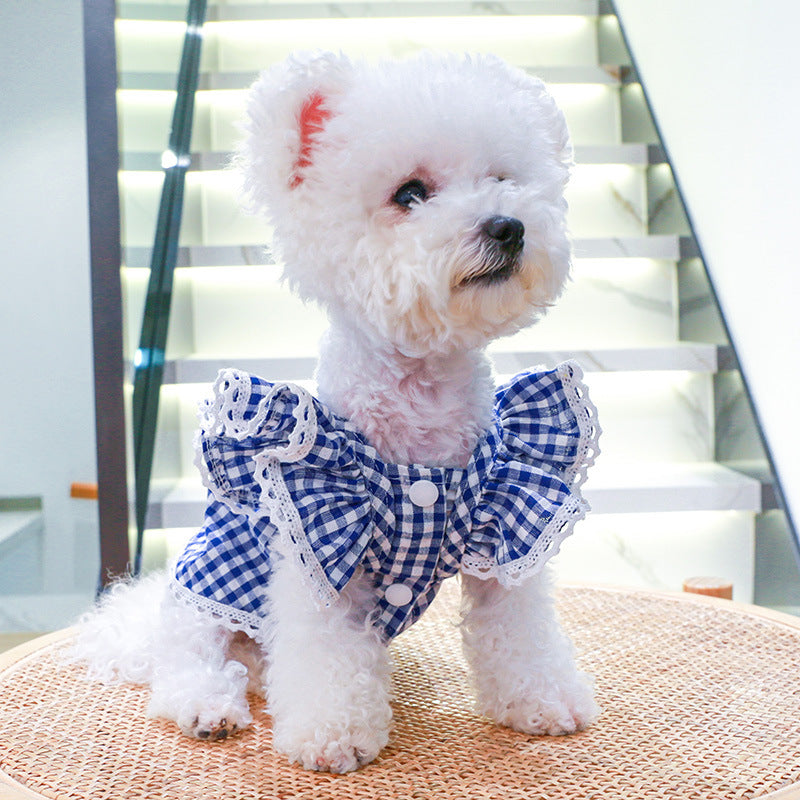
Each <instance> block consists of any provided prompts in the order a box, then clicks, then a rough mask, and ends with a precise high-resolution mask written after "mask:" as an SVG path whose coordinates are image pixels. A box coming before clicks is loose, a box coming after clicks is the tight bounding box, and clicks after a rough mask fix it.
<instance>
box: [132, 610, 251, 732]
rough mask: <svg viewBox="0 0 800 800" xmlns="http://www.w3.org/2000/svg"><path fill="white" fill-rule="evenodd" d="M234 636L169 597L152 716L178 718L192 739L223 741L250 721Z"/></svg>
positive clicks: (158, 637)
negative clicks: (232, 652)
mask: <svg viewBox="0 0 800 800" xmlns="http://www.w3.org/2000/svg"><path fill="white" fill-rule="evenodd" d="M233 638H234V634H232V633H231V632H230V631H228V630H226V629H225V628H223V627H222V626H220V625H219V624H217V623H215V622H214V621H213V620H211V619H207V618H205V617H203V616H201V615H200V614H198V613H197V612H196V611H194V610H193V609H190V608H186V607H185V606H183V605H181V604H180V603H178V602H177V601H175V600H174V599H172V598H171V597H167V598H166V599H165V601H164V604H163V605H162V609H161V616H160V618H159V622H158V628H157V630H156V631H155V635H154V645H155V648H156V652H157V654H158V663H157V664H156V667H155V669H154V672H153V676H152V678H151V688H152V695H151V700H150V705H149V707H148V710H147V711H148V714H149V715H150V716H153V717H165V718H167V719H171V720H174V721H175V722H176V723H177V724H178V726H179V727H180V729H181V730H182V731H183V732H184V733H185V734H187V735H188V736H193V737H196V738H198V739H225V738H226V737H227V736H229V735H230V734H233V733H235V732H236V731H237V730H239V729H241V728H244V727H247V725H249V724H250V723H251V722H252V719H253V718H252V715H251V714H250V708H249V704H248V701H247V696H246V693H247V689H248V669H247V667H246V666H245V665H244V664H243V663H242V662H241V661H238V660H235V659H234V658H231V657H230V655H229V649H230V647H231V644H232V640H233Z"/></svg>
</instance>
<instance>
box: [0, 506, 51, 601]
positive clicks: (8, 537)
mask: <svg viewBox="0 0 800 800" xmlns="http://www.w3.org/2000/svg"><path fill="white" fill-rule="evenodd" d="M43 536H44V515H43V514H42V512H41V511H0V596H3V597H5V595H7V594H16V593H23V592H24V593H27V592H36V591H39V590H40V589H41V581H42V576H41V565H42V552H41V551H42V538H43ZM3 602H4V603H5V600H4V601H3Z"/></svg>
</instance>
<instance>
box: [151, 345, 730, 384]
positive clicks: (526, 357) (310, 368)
mask: <svg viewBox="0 0 800 800" xmlns="http://www.w3.org/2000/svg"><path fill="white" fill-rule="evenodd" d="M489 353H490V355H491V357H492V361H493V362H494V366H495V370H496V371H497V372H498V373H499V374H501V375H506V374H507V375H512V374H516V373H517V372H521V371H522V370H526V369H531V367H532V366H534V365H537V366H538V365H543V366H545V367H553V366H555V365H556V364H560V363H561V362H562V361H569V360H572V361H577V362H578V364H580V366H581V368H582V369H583V370H584V371H585V372H623V371H624V372H641V371H664V370H668V371H673V370H685V371H688V372H716V369H717V346H716V345H713V344H702V343H689V342H678V343H676V344H674V345H664V346H663V347H635V348H633V347H632V348H607V349H597V350H594V349H591V350H560V351H553V350H526V351H512V352H506V351H504V350H503V348H502V344H500V345H496V346H495V347H494V348H492V349H490V351H489ZM316 366H317V359H316V358H315V357H311V356H308V357H303V356H297V357H285V358H247V357H244V358H237V357H235V356H232V357H225V358H223V357H218V358H206V357H203V356H191V357H188V358H180V359H173V360H169V361H167V362H166V364H165V365H164V383H165V384H185V383H212V382H213V381H214V380H215V379H216V377H217V373H218V372H219V371H220V370H221V369H226V368H228V367H234V368H236V369H240V370H243V371H245V372H251V373H253V374H255V375H261V376H264V377H266V378H272V376H274V377H275V379H276V380H289V381H310V380H312V379H313V377H314V370H315V369H316Z"/></svg>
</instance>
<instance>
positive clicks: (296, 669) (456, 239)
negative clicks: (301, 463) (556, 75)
mask: <svg viewBox="0 0 800 800" xmlns="http://www.w3.org/2000/svg"><path fill="white" fill-rule="evenodd" d="M244 128H245V130H244V133H245V137H244V141H243V144H242V147H241V150H240V152H239V153H238V155H237V158H236V163H237V165H238V168H239V172H240V174H241V176H242V189H243V192H244V194H245V195H246V196H247V198H248V200H249V203H250V205H251V206H252V208H253V209H254V210H256V211H257V212H259V213H263V214H266V216H267V218H268V219H269V221H270V222H271V223H272V225H273V226H274V234H275V241H274V246H275V251H276V253H277V254H278V255H279V257H280V258H281V259H282V261H283V264H284V270H285V277H286V278H287V279H288V281H289V283H290V285H291V286H292V287H293V288H294V290H295V291H296V292H297V293H298V294H299V295H300V296H301V297H303V298H306V299H311V300H314V301H316V302H318V303H319V304H321V305H322V306H323V307H324V308H325V309H326V311H327V312H328V315H329V318H330V323H331V326H330V330H329V332H328V334H327V336H326V337H325V340H324V342H323V343H322V348H321V357H320V366H319V371H318V375H317V378H318V384H319V392H320V397H321V399H322V400H323V401H324V402H326V403H327V404H328V405H329V406H330V407H331V408H332V409H333V410H334V411H336V412H337V413H339V414H341V415H344V416H347V417H349V418H350V419H351V420H352V421H353V422H354V423H355V424H356V426H357V427H358V428H359V429H360V430H361V431H362V432H363V433H364V434H365V435H366V437H367V438H368V439H369V441H370V442H371V443H372V444H373V445H374V446H375V447H376V448H377V449H378V451H379V452H380V454H381V455H382V457H383V458H385V459H387V460H393V461H395V462H399V463H423V464H428V465H441V466H463V465H464V464H465V463H466V461H467V459H468V458H469V455H470V453H471V452H472V450H473V448H474V447H475V444H476V442H477V441H478V439H479V437H480V436H481V434H482V433H483V431H484V430H485V429H486V428H487V426H488V425H489V423H490V419H491V408H492V395H493V388H494V387H493V379H492V374H491V369H490V366H489V362H488V359H487V357H486V355H485V353H484V347H485V345H486V344H487V342H488V341H490V340H491V339H493V338H494V337H496V336H500V335H505V334H509V333H513V332H514V331H516V330H518V329H520V328H521V327H523V326H525V325H528V324H530V323H531V322H533V321H535V320H536V319H537V318H538V317H539V316H540V315H541V314H543V313H544V312H545V311H546V309H547V308H548V307H549V306H550V305H551V304H552V303H553V302H554V301H555V300H556V299H557V297H558V296H559V294H560V292H561V290H562V288H563V285H564V283H565V281H566V280H567V276H568V272H569V264H570V248H569V244H568V241H567V236H566V225H565V215H566V203H565V200H564V187H565V185H566V182H567V179H568V175H569V169H570V162H571V150H570V145H569V140H568V135H567V129H566V125H565V123H564V118H563V115H562V114H561V112H560V111H559V110H558V109H557V108H556V105H555V103H554V102H553V100H552V98H551V97H550V95H549V94H548V93H547V91H546V89H545V87H544V86H543V84H542V83H541V82H540V81H538V80H536V79H534V78H531V77H529V76H527V75H526V74H524V73H523V72H522V71H520V70H516V69H513V68H511V67H509V66H508V65H506V64H505V63H503V62H501V61H500V60H499V59H496V58H493V57H488V56H479V57H464V58H457V57H455V56H438V55H436V56H435V55H431V54H423V55H420V56H418V57H416V58H414V59H410V60H407V61H403V62H386V63H382V64H380V65H378V66H377V67H369V66H367V65H365V64H363V63H357V62H351V61H350V60H348V59H347V58H345V57H343V56H338V55H333V54H318V55H298V56H294V57H292V58H290V59H289V60H288V61H287V62H285V63H284V64H281V65H278V66H276V67H274V68H273V69H272V70H269V71H267V72H265V73H264V74H263V75H262V76H261V78H260V79H259V80H258V81H257V82H256V84H255V85H254V86H253V88H252V90H251V93H250V97H249V102H248V116H247V121H246V122H245V126H244ZM409 185H411V186H412V187H413V190H414V191H415V192H417V193H418V194H419V197H418V198H417V200H414V201H413V202H401V201H402V200H403V195H402V188H403V187H404V186H406V187H408V186H409ZM406 199H407V198H406ZM487 220H500V221H501V222H502V221H503V220H515V221H517V222H515V223H514V224H516V225H517V226H518V227H519V228H521V227H523V226H524V237H523V236H521V235H520V236H518V237H517V238H514V237H513V236H511V234H510V233H509V237H510V238H509V240H508V242H505V243H504V242H503V241H501V239H500V237H499V236H498V235H493V234H489V233H487V227H486V225H487V222H486V221H487ZM275 557H276V560H277V563H276V565H275V569H274V574H273V578H272V580H271V582H270V585H269V586H268V587H266V591H267V593H268V596H269V606H268V607H269V614H268V616H267V618H266V619H265V620H264V624H263V626H262V628H261V630H259V631H258V632H257V633H256V634H255V635H254V636H252V637H250V638H248V637H246V636H244V635H242V634H241V633H234V632H232V631H230V630H227V629H226V628H225V627H224V626H222V625H221V624H220V623H219V622H218V621H217V620H214V619H213V618H211V617H210V616H208V615H204V614H201V613H198V611H197V610H194V609H192V608H189V607H187V606H185V605H184V604H182V603H181V602H179V601H178V600H177V599H175V598H174V597H172V595H170V594H165V592H164V588H163V586H164V581H163V578H161V577H159V576H156V577H153V578H148V579H145V580H142V581H139V582H134V583H129V584H122V585H120V586H117V587H115V588H114V589H112V590H111V591H110V592H109V593H108V595H107V596H106V597H104V598H103V600H102V602H101V603H100V605H99V606H98V608H97V609H95V610H94V611H93V612H91V613H90V614H89V615H87V616H86V617H85V618H84V619H83V621H82V624H81V631H80V635H79V638H78V643H77V645H76V654H77V656H78V657H80V658H83V659H84V660H87V661H88V662H89V663H90V671H91V675H92V676H93V677H95V678H98V679H102V680H126V681H136V682H144V683H149V684H150V685H151V687H152V701H151V704H150V713H151V714H154V715H159V716H164V717H167V718H169V719H173V720H175V722H177V724H178V725H179V726H180V727H181V729H182V730H183V731H185V732H186V733H188V734H190V735H193V736H197V737H200V738H224V737H225V736H228V735H230V734H231V733H233V732H235V731H236V730H237V729H238V728H241V727H244V726H246V725H247V724H249V723H250V721H251V714H250V710H249V707H248V703H247V698H246V692H247V691H248V690H250V691H253V690H257V691H261V692H262V693H264V694H265V696H266V698H267V704H268V709H269V711H270V713H271V714H272V717H273V721H274V742H275V747H276V748H277V749H278V750H279V751H280V752H282V753H284V754H285V755H286V756H287V757H288V758H289V759H290V760H292V761H295V762H298V763H300V764H302V765H303V766H304V767H307V768H309V769H320V770H331V771H334V772H344V771H348V770H352V769H355V768H356V767H358V766H359V765H360V764H363V763H367V762H368V761H370V760H372V759H373V758H375V757H376V756H377V754H378V753H379V752H380V750H381V749H382V748H383V747H384V746H385V744H386V742H387V741H388V736H389V730H390V724H391V710H390V705H389V701H390V681H389V673H390V664H389V658H388V655H387V650H386V648H385V646H384V644H383V643H382V642H381V641H380V638H379V636H378V635H377V634H376V633H375V631H374V630H372V629H371V627H370V626H369V624H368V623H367V621H366V609H367V608H369V606H370V604H369V600H370V587H369V586H367V585H366V584H365V583H364V582H363V581H362V580H360V579H359V577H356V578H354V579H353V580H352V581H351V582H350V584H349V585H348V586H347V587H346V589H345V591H344V592H343V593H342V595H341V596H340V598H339V600H338V601H337V602H336V603H334V604H333V605H332V606H331V607H330V608H327V609H323V610H320V609H318V608H317V607H316V606H315V605H314V604H313V602H312V600H311V597H310V592H309V591H308V590H307V588H306V586H305V585H304V583H303V581H302V578H301V576H299V575H298V572H297V566H296V562H295V560H294V559H293V558H292V557H291V556H290V555H289V554H286V553H283V554H281V553H279V552H276V553H275ZM463 585H464V590H465V618H464V627H463V630H464V646H465V652H466V654H467V656H468V658H469V660H470V662H471V664H472V666H473V669H474V672H475V681H476V687H477V693H478V704H479V708H480V710H481V711H482V712H483V713H485V714H488V715H489V716H492V717H493V718H495V719H496V720H497V721H498V722H500V723H502V724H506V725H510V726H512V727H514V728H517V729H519V730H522V731H526V732H528V733H549V734H559V733H570V732H572V731H575V730H579V729H581V728H583V727H584V726H585V725H587V724H589V723H590V722H591V721H592V720H593V719H594V717H595V716H596V714H597V709H596V707H595V705H594V701H593V699H592V692H591V686H590V681H589V680H588V679H587V678H586V677H585V676H583V675H582V674H581V673H580V672H578V670H577V669H576V667H575V664H574V660H573V656H572V651H571V646H570V643H569V641H568V640H567V638H566V637H565V636H564V634H563V633H562V632H561V630H560V628H559V626H558V623H557V621H556V618H555V613H554V610H553V605H552V601H551V600H550V597H549V587H548V583H547V580H546V578H545V577H544V576H543V575H541V574H540V575H539V576H537V577H534V578H532V579H530V580H529V581H528V582H527V583H526V584H524V585H523V586H521V587H517V588H512V589H507V588H503V587H501V586H500V585H499V584H497V583H496V582H495V581H493V580H480V579H478V578H474V577H468V576H464V578H463Z"/></svg>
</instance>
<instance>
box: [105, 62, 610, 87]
mask: <svg viewBox="0 0 800 800" xmlns="http://www.w3.org/2000/svg"><path fill="white" fill-rule="evenodd" d="M525 70H526V71H527V72H529V73H530V74H532V75H536V76H537V77H539V78H541V79H542V80H543V81H545V83H548V84H566V85H569V84H581V85H584V86H586V85H590V86H591V85H594V86H617V85H619V83H620V68H619V67H617V66H614V65H605V66H593V65H591V64H586V65H576V66H569V65H566V66H549V65H547V64H543V65H541V66H536V65H534V66H526V67H525ZM258 73H259V71H258V70H255V69H254V70H247V71H244V72H235V71H225V70H215V71H213V72H211V71H206V72H201V73H200V76H199V80H198V87H197V88H198V90H199V91H239V90H242V89H246V88H247V87H248V86H250V84H251V83H253V81H254V80H255V79H256V78H257V77H258ZM175 83H176V78H175V72H174V70H173V71H171V72H168V71H165V72H150V71H144V70H142V71H137V70H127V71H126V72H123V73H122V74H121V75H120V83H119V88H120V89H122V90H123V91H127V90H132V91H142V90H144V91H156V92H174V91H175Z"/></svg>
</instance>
